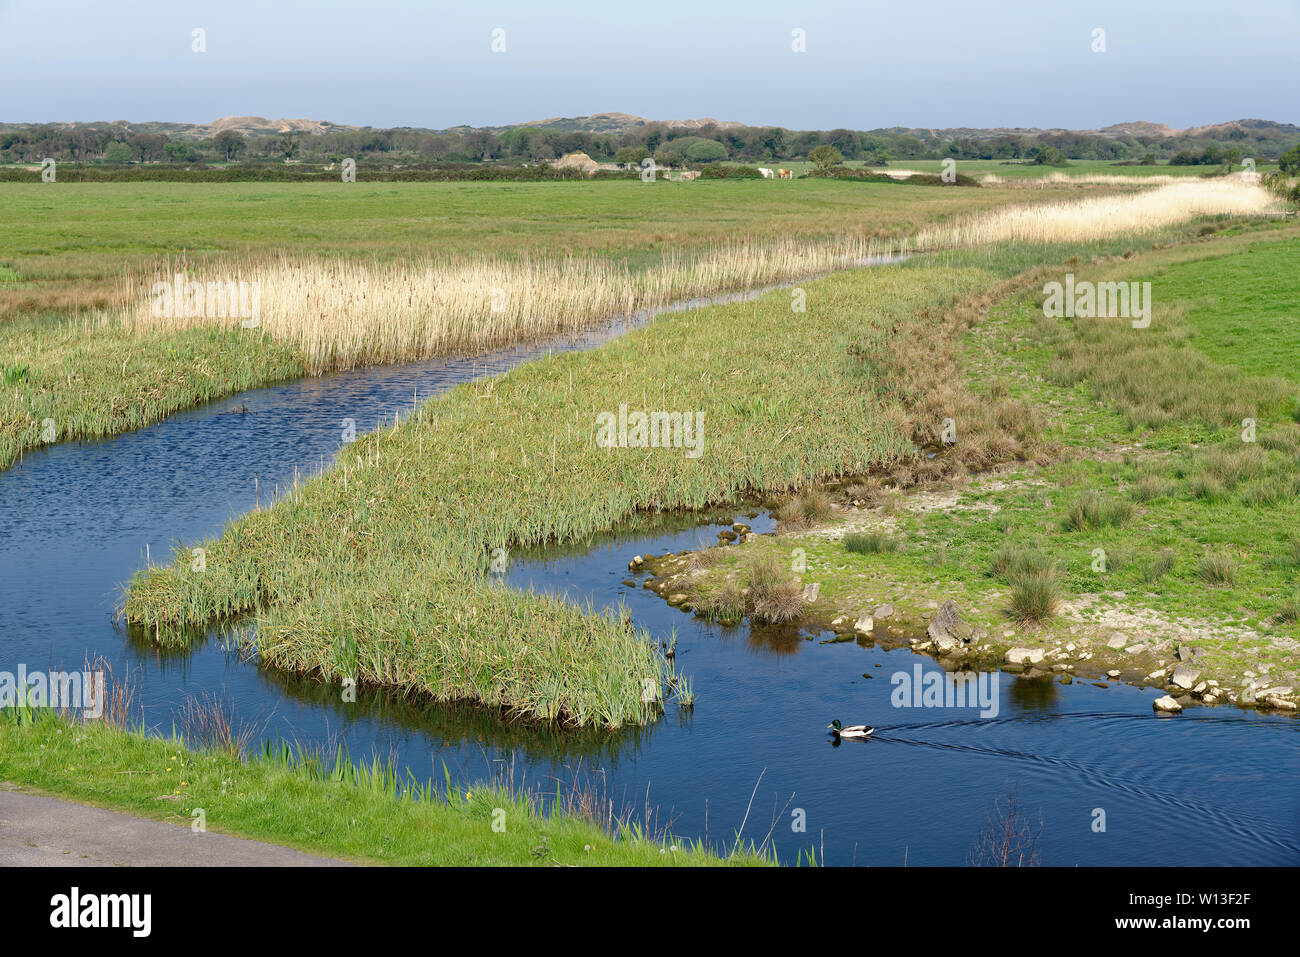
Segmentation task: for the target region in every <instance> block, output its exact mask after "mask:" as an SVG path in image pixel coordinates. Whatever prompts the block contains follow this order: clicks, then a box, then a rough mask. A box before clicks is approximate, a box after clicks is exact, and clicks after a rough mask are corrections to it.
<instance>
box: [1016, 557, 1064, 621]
mask: <svg viewBox="0 0 1300 957" xmlns="http://www.w3.org/2000/svg"><path fill="white" fill-rule="evenodd" d="M1010 582H1011V594H1010V604H1009V608H1008V611H1009V613H1010V615H1011V617H1012V618H1014V619H1015V620H1016V621H1017V622H1019V623H1021V624H1023V625H1039V624H1042V623H1043V622H1045V621H1047V620H1048V619H1049V618H1051V617H1052V616H1053V615H1055V614H1056V611H1057V609H1058V607H1059V606H1060V603H1061V585H1060V581H1059V579H1058V577H1057V573H1056V570H1055V569H1054V568H1040V569H1035V570H1027V571H1019V572H1016V573H1014V574H1013V575H1011V577H1010Z"/></svg>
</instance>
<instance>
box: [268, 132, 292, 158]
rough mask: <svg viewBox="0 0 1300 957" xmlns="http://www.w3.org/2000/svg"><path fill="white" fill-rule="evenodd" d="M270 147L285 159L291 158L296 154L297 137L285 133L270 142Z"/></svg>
mask: <svg viewBox="0 0 1300 957" xmlns="http://www.w3.org/2000/svg"><path fill="white" fill-rule="evenodd" d="M271 149H272V150H274V151H275V152H276V153H279V154H280V155H281V156H283V157H284V158H285V159H293V158H294V157H295V156H297V155H298V137H296V136H287V135H286V136H280V137H277V138H276V139H275V140H274V141H273V142H272V143H271Z"/></svg>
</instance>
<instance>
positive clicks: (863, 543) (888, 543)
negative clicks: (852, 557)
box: [844, 532, 899, 555]
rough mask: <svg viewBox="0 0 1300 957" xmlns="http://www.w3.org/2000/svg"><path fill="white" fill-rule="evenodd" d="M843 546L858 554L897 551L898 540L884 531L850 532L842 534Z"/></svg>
mask: <svg viewBox="0 0 1300 957" xmlns="http://www.w3.org/2000/svg"><path fill="white" fill-rule="evenodd" d="M844 547H845V549H847V550H848V551H850V552H853V553H855V554H858V555H879V554H884V553H887V552H896V551H898V549H899V542H898V539H896V538H894V537H893V536H892V535H886V534H885V533H884V532H851V533H849V534H848V535H845V536H844Z"/></svg>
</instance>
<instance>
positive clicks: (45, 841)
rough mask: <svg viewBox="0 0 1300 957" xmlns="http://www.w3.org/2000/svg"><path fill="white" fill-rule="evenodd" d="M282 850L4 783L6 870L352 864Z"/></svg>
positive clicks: (2, 856)
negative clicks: (108, 809) (30, 791)
mask: <svg viewBox="0 0 1300 957" xmlns="http://www.w3.org/2000/svg"><path fill="white" fill-rule="evenodd" d="M346 864H347V862H346V861H338V860H333V859H330V858H325V857H313V856H312V855H310V854H304V853H302V852H301V851H295V850H292V849H290V848H287V847H280V846H279V845H276V844H263V843H262V842H260V841H247V840H244V839H243V838H239V837H230V836H229V835H226V834H214V833H212V832H211V831H209V832H208V833H206V834H195V833H194V832H193V831H191V830H190V828H189V827H188V826H185V825H176V824H168V823H166V822H164V821H153V820H150V819H148V818H143V817H132V816H131V815H129V814H119V813H118V812H117V811H105V810H104V809H102V808H97V807H89V806H87V805H85V804H72V803H69V802H68V801H61V800H59V799H58V798H52V797H42V796H41V795H37V794H26V793H24V792H22V791H16V790H13V785H11V784H4V783H0V867H15V866H27V867H42V866H45V867H48V866H55V867H68V866H72V865H78V866H85V867H113V866H117V865H130V866H140V865H144V866H162V867H166V866H204V865H207V866H224V867H313V866H338V865H346Z"/></svg>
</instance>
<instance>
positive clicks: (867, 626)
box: [853, 615, 876, 635]
mask: <svg viewBox="0 0 1300 957" xmlns="http://www.w3.org/2000/svg"><path fill="white" fill-rule="evenodd" d="M875 627H876V621H875V619H874V618H872V617H871V616H870V615H863V616H862V617H861V618H859V619H858V620H857V621H855V622H854V623H853V630H854V631H856V632H859V633H861V634H864V635H869V634H871V630H872V629H873V628H875Z"/></svg>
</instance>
